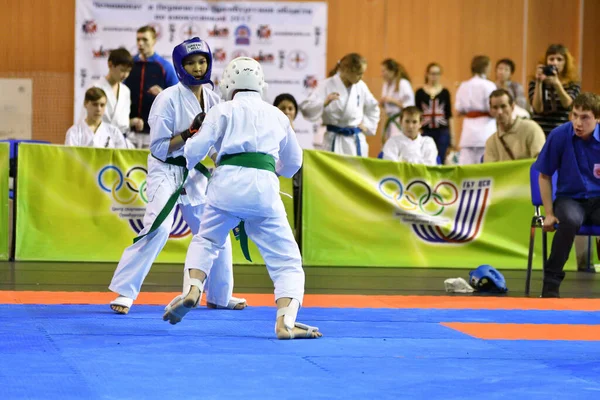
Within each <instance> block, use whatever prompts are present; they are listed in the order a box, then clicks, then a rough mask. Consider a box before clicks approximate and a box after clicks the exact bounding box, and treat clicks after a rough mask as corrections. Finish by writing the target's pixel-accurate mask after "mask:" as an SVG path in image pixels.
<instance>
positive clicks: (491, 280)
mask: <svg viewBox="0 0 600 400" xmlns="http://www.w3.org/2000/svg"><path fill="white" fill-rule="evenodd" d="M469 278H470V279H469V283H470V284H471V286H473V287H474V288H475V289H477V290H478V291H479V292H492V293H506V292H508V288H507V287H506V280H504V276H502V274H501V273H500V272H498V270H497V269H496V268H494V267H492V266H491V265H487V264H485V265H480V266H479V267H477V269H474V270H473V271H471V272H469Z"/></svg>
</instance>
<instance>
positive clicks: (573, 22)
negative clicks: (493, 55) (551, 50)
mask: <svg viewBox="0 0 600 400" xmlns="http://www.w3.org/2000/svg"><path fill="white" fill-rule="evenodd" d="M585 1H586V2H587V1H589V0H585ZM592 1H594V0H592ZM528 2H529V9H528V29H527V69H526V71H527V80H530V79H531V78H532V77H533V75H534V73H535V67H536V65H537V64H538V62H539V61H540V59H543V57H544V53H545V52H546V49H547V48H548V46H549V45H550V44H563V45H565V46H567V48H568V49H569V51H570V52H571V54H572V55H573V57H575V60H576V61H577V60H578V58H579V52H580V51H579V29H580V25H579V13H580V11H579V6H580V3H581V2H580V1H578V0H573V1H564V0H528ZM597 18H598V16H597V17H596V21H595V22H596V24H597Z"/></svg>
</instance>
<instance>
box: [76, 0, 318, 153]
mask: <svg viewBox="0 0 600 400" xmlns="http://www.w3.org/2000/svg"><path fill="white" fill-rule="evenodd" d="M75 15H76V17H75V18H76V21H75V22H76V23H75V107H74V109H75V115H74V121H78V120H79V118H80V116H79V113H80V112H81V111H82V105H83V97H84V94H85V91H86V90H87V89H88V88H89V87H90V86H91V85H92V83H93V82H95V81H97V80H99V79H100V78H101V77H102V76H105V75H106V73H107V71H108V66H107V58H108V53H109V52H110V50H111V49H115V48H119V47H124V48H126V49H128V50H129V51H130V52H131V53H132V55H135V54H137V47H136V41H135V37H136V31H137V29H138V28H139V27H141V26H144V25H152V26H153V27H154V28H155V30H156V32H157V36H158V37H157V42H156V46H155V51H156V52H157V53H158V54H160V55H161V56H163V57H164V58H165V59H167V60H171V53H172V51H173V47H175V46H176V45H178V44H179V43H181V42H182V41H184V40H186V39H189V38H191V37H194V36H198V37H200V38H201V39H203V40H205V41H206V42H207V43H208V45H209V46H210V48H211V50H212V52H213V68H212V80H213V82H215V83H217V82H218V79H219V78H220V76H221V73H222V71H223V69H224V68H225V66H226V65H227V63H228V62H229V61H231V60H232V59H234V58H236V57H239V56H249V57H253V58H255V59H256V60H258V61H259V62H260V63H261V64H262V66H263V68H264V71H265V80H266V81H267V83H268V84H269V88H268V98H267V101H269V102H271V103H272V102H273V100H274V99H275V97H276V96H277V95H278V94H280V93H290V94H292V95H293V96H294V97H295V98H296V101H297V102H298V103H300V102H301V101H302V100H304V99H305V98H306V97H307V96H308V94H309V93H310V91H311V90H312V89H313V88H314V87H315V86H316V83H317V82H318V81H320V80H322V79H324V78H325V73H326V71H325V69H326V59H327V54H326V49H327V4H326V3H315V2H307V3H300V2H298V3H295V2H294V3H292V2H274V1H273V2H256V1H252V2H230V1H228V2H215V1H190V0H187V1H186V0H171V1H169V0H163V1H152V0H98V1H95V0H76V14H75ZM215 88H217V87H215ZM294 128H295V130H296V133H297V135H298V140H299V141H300V144H301V146H302V147H304V148H313V142H314V141H315V138H316V137H317V136H318V131H320V129H319V126H318V124H313V123H310V122H308V121H305V120H304V119H303V118H302V115H298V117H297V119H296V120H295V122H294Z"/></svg>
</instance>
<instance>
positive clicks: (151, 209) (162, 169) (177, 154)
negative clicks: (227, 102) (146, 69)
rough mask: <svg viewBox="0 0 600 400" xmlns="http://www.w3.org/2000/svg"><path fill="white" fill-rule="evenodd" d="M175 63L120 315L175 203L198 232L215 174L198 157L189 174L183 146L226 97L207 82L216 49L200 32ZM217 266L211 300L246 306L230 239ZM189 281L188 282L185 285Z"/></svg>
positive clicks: (163, 236)
mask: <svg viewBox="0 0 600 400" xmlns="http://www.w3.org/2000/svg"><path fill="white" fill-rule="evenodd" d="M173 63H174V66H175V70H176V72H177V75H178V77H179V81H180V82H179V83H178V84H177V85H175V86H171V87H169V88H167V89H165V90H164V91H162V92H161V93H160V94H159V95H158V96H157V97H156V100H155V101H154V103H153V105H152V109H151V111H150V116H149V118H148V122H149V124H150V137H151V144H150V152H151V154H150V155H149V156H148V176H147V182H148V186H147V190H146V195H147V197H148V204H147V206H146V214H145V215H144V229H143V230H142V231H141V232H140V235H139V236H138V237H137V238H136V240H135V242H134V244H133V245H131V246H129V247H128V248H127V249H125V251H124V252H123V256H122V257H121V260H120V261H119V265H118V267H117V270H116V271H115V274H114V276H113V278H112V281H111V283H110V286H109V289H110V290H112V291H113V292H115V293H118V294H119V296H118V297H117V298H116V299H115V300H113V301H112V302H111V303H110V306H111V308H112V309H113V310H114V311H115V312H117V313H120V314H127V313H128V312H129V309H130V308H131V305H132V304H133V301H134V300H135V299H136V298H137V296H138V294H139V291H140V288H141V286H142V282H143V281H144V278H145V277H146V275H147V274H148V272H149V271H150V267H151V266H152V263H153V262H154V260H155V259H156V257H157V256H158V254H159V253H160V252H161V250H162V249H163V247H164V246H165V244H166V242H167V239H168V238H169V232H170V230H171V225H172V224H173V219H174V214H175V208H174V206H175V205H176V204H179V206H180V208H181V211H182V214H183V218H184V219H185V221H186V222H187V224H188V225H189V227H190V229H191V231H192V233H194V234H196V233H197V232H198V228H199V225H200V217H201V215H202V211H203V209H204V205H205V192H206V185H207V182H208V177H209V176H210V173H209V171H208V169H206V167H204V166H203V165H202V164H200V162H199V161H200V160H198V162H197V163H196V164H194V166H192V168H191V170H190V171H189V176H188V170H187V169H186V167H185V159H184V158H183V145H184V143H185V141H186V140H188V139H189V138H190V137H191V136H192V135H193V133H194V132H196V131H198V129H200V126H201V124H202V120H203V119H204V115H205V112H207V111H208V110H209V109H210V108H211V107H213V106H215V105H216V104H217V103H219V102H220V97H219V96H218V95H217V93H215V92H214V91H212V90H210V89H208V88H207V87H205V86H203V85H204V84H206V83H210V82H211V81H210V72H211V67H212V54H211V52H210V48H209V47H208V45H207V44H206V43H205V42H204V41H202V40H200V39H199V38H197V37H196V38H192V39H189V40H186V41H185V42H183V43H181V44H180V45H178V46H176V47H175V49H174V50H173ZM190 123H191V125H190ZM186 177H187V179H186ZM215 265H218V266H219V268H216V269H215V273H214V274H212V275H211V276H210V278H209V280H208V283H207V291H206V297H207V303H208V305H209V306H211V307H213V308H230V309H242V308H244V307H245V306H246V300H245V299H237V298H235V297H232V296H231V294H232V291H233V270H232V259H231V243H230V241H229V240H226V241H225V243H224V245H223V247H222V250H221V251H220V252H219V254H218V255H217V257H216V260H215ZM186 284H187V283H186V282H184V289H185V285H186Z"/></svg>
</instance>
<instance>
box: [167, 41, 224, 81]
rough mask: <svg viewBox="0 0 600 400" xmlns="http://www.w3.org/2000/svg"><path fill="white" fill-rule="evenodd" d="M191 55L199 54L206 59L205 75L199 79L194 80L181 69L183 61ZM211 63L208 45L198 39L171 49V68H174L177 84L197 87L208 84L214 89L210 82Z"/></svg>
mask: <svg viewBox="0 0 600 400" xmlns="http://www.w3.org/2000/svg"><path fill="white" fill-rule="evenodd" d="M192 54H201V55H203V56H204V57H206V63H207V64H208V66H207V67H206V73H205V74H204V76H203V77H202V78H201V79H196V78H194V77H193V76H192V75H190V74H188V73H187V71H186V70H185V68H184V67H183V59H184V58H186V57H187V56H189V55H192ZM212 62H213V58H212V53H211V51H210V47H208V43H206V42H205V41H204V40H202V39H200V38H199V37H193V38H191V39H188V40H186V41H184V42H183V43H181V44H179V45H177V46H175V48H174V49H173V66H174V67H175V72H176V73H177V77H178V78H179V82H181V83H183V84H184V85H187V86H198V85H202V84H204V83H210V84H211V85H213V87H214V84H213V83H212V81H211V80H210V73H211V69H212Z"/></svg>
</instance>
